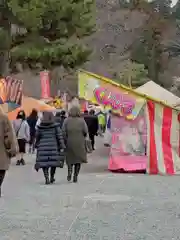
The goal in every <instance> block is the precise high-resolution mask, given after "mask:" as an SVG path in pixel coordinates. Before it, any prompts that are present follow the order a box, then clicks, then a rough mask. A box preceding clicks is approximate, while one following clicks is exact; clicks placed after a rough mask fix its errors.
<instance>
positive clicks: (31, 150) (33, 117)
mask: <svg viewBox="0 0 180 240" xmlns="http://www.w3.org/2000/svg"><path fill="white" fill-rule="evenodd" d="M37 120H38V112H37V110H36V109H33V110H32V112H31V114H30V115H29V117H28V118H27V123H28V124H29V128H30V141H29V153H34V142H35V135H36V123H37Z"/></svg>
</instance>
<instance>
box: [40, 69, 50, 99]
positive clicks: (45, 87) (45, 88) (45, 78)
mask: <svg viewBox="0 0 180 240" xmlns="http://www.w3.org/2000/svg"><path fill="white" fill-rule="evenodd" d="M40 79H41V98H43V99H46V98H50V74H49V71H46V70H45V71H42V72H40Z"/></svg>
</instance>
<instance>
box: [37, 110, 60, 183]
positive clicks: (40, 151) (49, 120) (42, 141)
mask: <svg viewBox="0 0 180 240" xmlns="http://www.w3.org/2000/svg"><path fill="white" fill-rule="evenodd" d="M35 147H36V148H37V155H36V164H35V169H36V171H38V170H39V169H40V168H41V169H42V170H43V173H44V177H45V184H50V183H54V182H55V178H54V177H55V172H56V168H57V167H61V168H62V167H63V164H64V159H65V155H64V149H65V144H64V139H63V134H62V130H61V128H60V125H59V124H58V123H56V122H55V119H54V115H53V113H52V112H44V113H43V117H42V121H41V123H40V125H39V126H38V127H37V133H36V143H35ZM49 169H50V177H49Z"/></svg>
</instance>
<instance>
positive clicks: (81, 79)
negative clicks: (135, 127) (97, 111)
mask: <svg viewBox="0 0 180 240" xmlns="http://www.w3.org/2000/svg"><path fill="white" fill-rule="evenodd" d="M78 89H79V97H80V98H83V99H85V100H88V101H90V102H91V103H94V104H98V105H101V106H103V107H104V108H105V109H112V110H113V112H115V113H118V114H120V115H121V116H125V117H127V118H129V119H133V118H135V117H136V116H137V115H138V113H139V111H140V110H141V108H142V107H143V105H144V104H145V101H146V100H145V98H143V97H140V96H138V95H137V94H136V93H133V92H132V91H130V89H128V88H127V87H125V86H124V87H121V86H119V85H118V84H116V83H114V82H113V81H111V80H110V79H107V78H103V77H101V76H98V75H96V74H93V73H89V72H85V71H79V73H78Z"/></svg>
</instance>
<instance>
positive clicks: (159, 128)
mask: <svg viewBox="0 0 180 240" xmlns="http://www.w3.org/2000/svg"><path fill="white" fill-rule="evenodd" d="M147 136H148V141H147V155H148V167H147V171H148V173H149V174H165V175H168V174H169V175H173V174H177V173H178V171H179V170H180V158H179V121H178V113H177V111H175V110H174V109H172V108H170V107H166V106H162V105H160V104H158V103H155V102H152V101H148V102H147Z"/></svg>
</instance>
